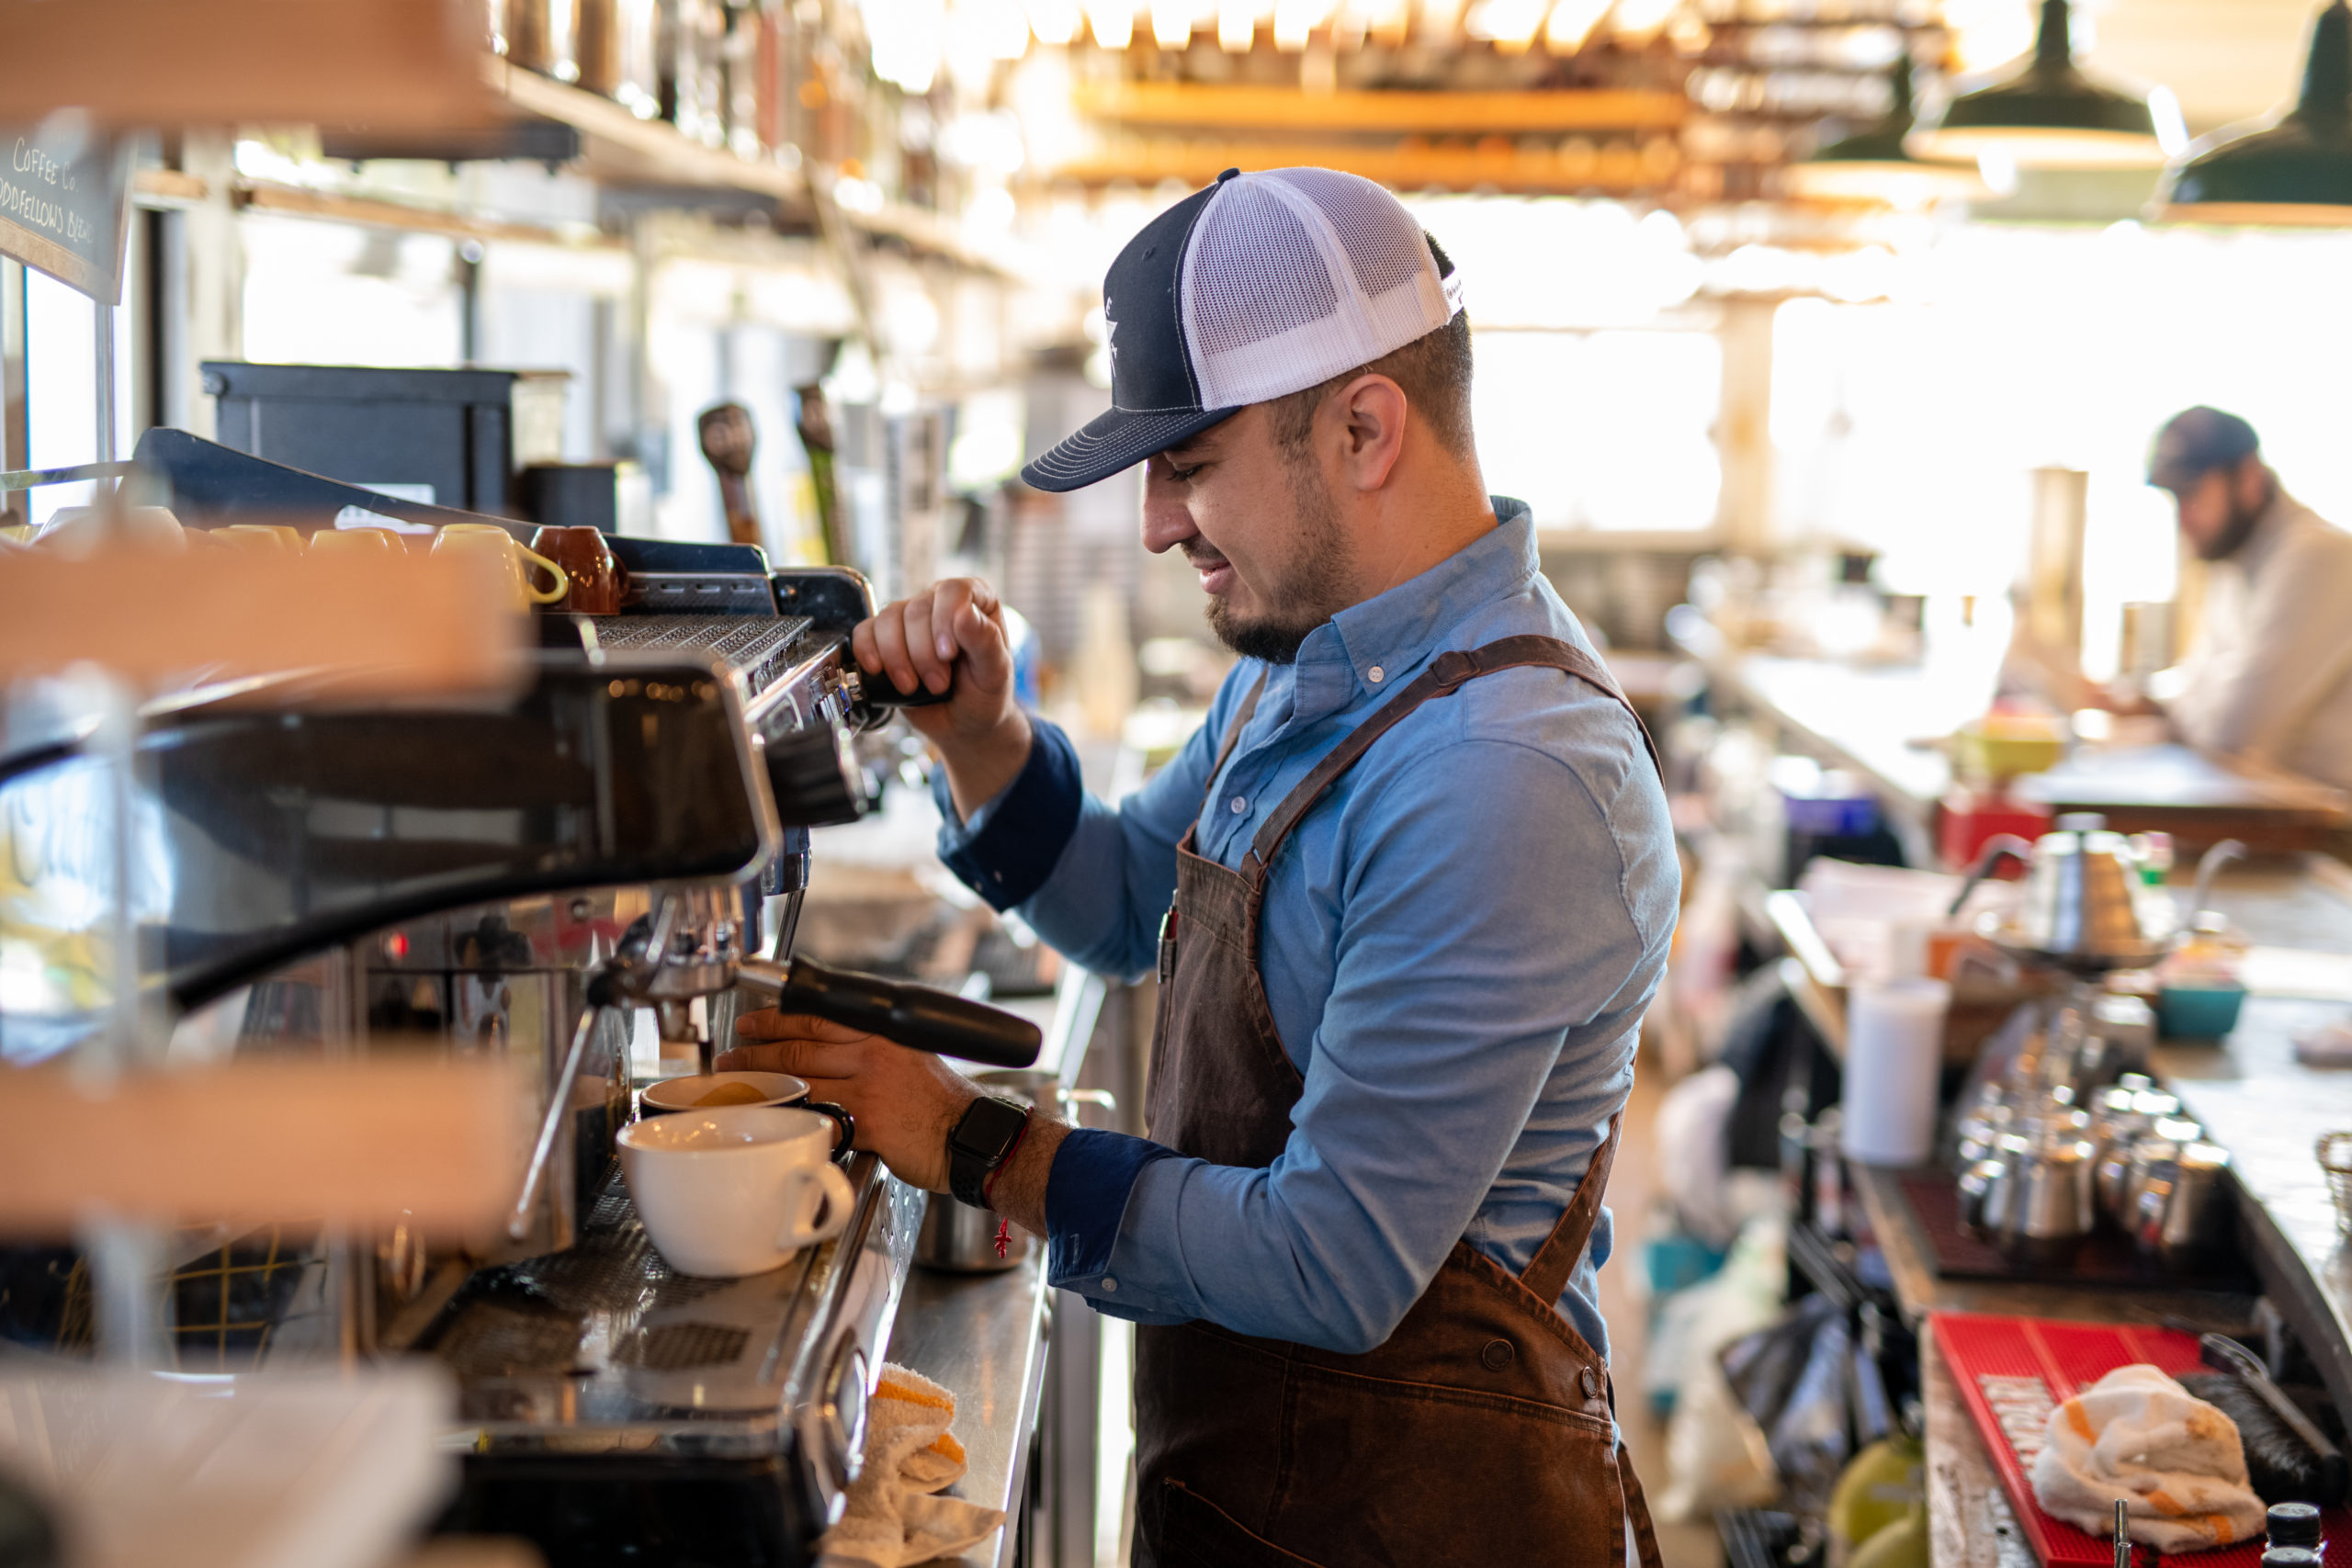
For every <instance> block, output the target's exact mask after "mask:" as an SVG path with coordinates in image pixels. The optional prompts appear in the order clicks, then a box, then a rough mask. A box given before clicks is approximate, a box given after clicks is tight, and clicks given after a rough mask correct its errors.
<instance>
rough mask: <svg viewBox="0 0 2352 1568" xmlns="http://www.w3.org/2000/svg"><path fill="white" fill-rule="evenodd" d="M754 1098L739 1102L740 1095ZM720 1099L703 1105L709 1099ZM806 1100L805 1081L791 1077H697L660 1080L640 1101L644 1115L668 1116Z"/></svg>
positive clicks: (770, 1075) (806, 1086) (730, 1075)
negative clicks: (682, 1112)
mask: <svg viewBox="0 0 2352 1568" xmlns="http://www.w3.org/2000/svg"><path fill="white" fill-rule="evenodd" d="M746 1093H748V1094H751V1095H752V1096H753V1097H754V1098H752V1099H749V1100H743V1099H739V1098H737V1096H739V1095H741V1094H746ZM714 1094H718V1095H720V1096H721V1098H720V1099H719V1100H718V1101H717V1102H716V1103H713V1104H709V1105H706V1104H704V1103H703V1101H705V1100H708V1099H709V1098H710V1097H711V1096H712V1095H714ZM808 1098H809V1081H808V1080H807V1079H806V1078H797V1077H793V1076H792V1075H791V1074H790V1073H750V1072H745V1073H696V1074H695V1075H693V1076H692V1077H682V1078H663V1079H662V1081H661V1082H659V1083H650V1084H648V1085H646V1086H645V1093H644V1094H643V1095H642V1096H641V1097H640V1099H641V1100H643V1102H644V1105H645V1110H646V1113H647V1114H649V1115H652V1114H657V1113H658V1114H662V1115H668V1114H671V1113H673V1112H676V1111H722V1110H726V1109H728V1108H729V1107H731V1106H737V1105H798V1104H800V1103H801V1102H802V1101H804V1100H807V1099H808Z"/></svg>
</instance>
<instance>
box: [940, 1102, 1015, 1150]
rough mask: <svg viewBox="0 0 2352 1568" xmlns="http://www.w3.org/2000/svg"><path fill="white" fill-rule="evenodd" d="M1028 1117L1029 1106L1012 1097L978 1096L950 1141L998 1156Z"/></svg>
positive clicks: (965, 1147) (963, 1148) (959, 1145)
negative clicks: (1019, 1103)
mask: <svg viewBox="0 0 2352 1568" xmlns="http://www.w3.org/2000/svg"><path fill="white" fill-rule="evenodd" d="M1028 1120H1029V1108H1028V1107H1027V1106H1025V1105H1016V1104H1014V1103H1013V1102H1012V1101H1011V1100H974V1101H973V1102H972V1104H971V1107H970V1109H968V1110H967V1111H965V1112H964V1119H963V1120H962V1121H960V1122H956V1135H955V1137H954V1138H953V1139H951V1140H950V1141H951V1142H952V1143H954V1144H955V1145H956V1147H957V1148H960V1149H962V1150H964V1151H965V1152H966V1153H967V1154H972V1155H977V1156H979V1157H980V1158H982V1159H986V1160H995V1159H998V1158H1000V1157H1001V1156H1002V1155H1003V1153H1004V1148H1005V1145H1007V1144H1010V1143H1012V1140H1013V1138H1014V1136H1015V1135H1016V1134H1019V1133H1020V1131H1021V1129H1022V1126H1023V1123H1025V1122H1027V1121H1028Z"/></svg>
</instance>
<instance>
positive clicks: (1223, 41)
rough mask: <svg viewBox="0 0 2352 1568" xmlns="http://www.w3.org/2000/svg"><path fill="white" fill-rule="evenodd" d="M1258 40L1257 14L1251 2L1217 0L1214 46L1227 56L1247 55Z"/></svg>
mask: <svg viewBox="0 0 2352 1568" xmlns="http://www.w3.org/2000/svg"><path fill="white" fill-rule="evenodd" d="M1257 38H1258V12H1257V7H1256V6H1254V5H1252V4H1251V0H1218V5H1217V8H1216V46H1217V48H1219V49H1221V50H1223V51H1225V52H1226V53H1227V54H1247V53H1249V52H1250V45H1251V44H1252V43H1254V42H1256V41H1257Z"/></svg>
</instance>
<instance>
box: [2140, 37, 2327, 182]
mask: <svg viewBox="0 0 2352 1568" xmlns="http://www.w3.org/2000/svg"><path fill="white" fill-rule="evenodd" d="M2154 216H2155V217H2157V218H2159V219H2161V220H2165V221H2167V222H2175V223H2278V224H2299V225H2328V226H2335V225H2352V11H2347V10H2346V8H2345V5H2344V0H2335V4H2334V5H2332V6H2328V7H2327V8H2326V9H2325V10H2324V11H2322V12H2321V13H2320V14H2319V20H2318V21H2317V22H2316V23H2315V24H2313V26H2312V51H2311V58H2310V59H2309V60H2308V61H2307V62H2305V63H2304V66H2303V96H2301V99H2299V100H2298V101H2297V102H2296V104H2295V107H2292V108H2290V109H2286V110H2282V111H2281V112H2279V113H2278V114H2274V115H2272V116H2271V117H2270V118H2269V120H2268V121H2267V123H2265V124H2263V125H2262V126H2261V127H2260V128H2259V129H2256V130H2240V129H2238V128H2236V127H2232V128H2231V129H2229V130H2222V131H2219V132H2217V133H2215V134H2214V135H2212V136H2209V137H2207V138H2206V139H2205V140H2203V141H2199V143H2198V144H2197V145H2196V146H2194V147H2192V148H2190V149H2189V150H2188V156H2187V157H2186V158H2185V159H2184V160H2183V161H2182V162H2180V163H2178V164H2175V165H2174V166H2173V167H2172V168H2171V169H2170V170H2169V171H2168V172H2167V173H2166V174H2165V181H2164V184H2163V185H2162V186H2158V187H2157V190H2156V200H2155V207H2154Z"/></svg>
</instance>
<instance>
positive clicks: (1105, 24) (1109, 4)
mask: <svg viewBox="0 0 2352 1568" xmlns="http://www.w3.org/2000/svg"><path fill="white" fill-rule="evenodd" d="M1086 25H1087V27H1088V28H1089V29H1091V31H1092V32H1093V34H1094V41H1095V42H1096V43H1097V44H1099V45H1101V46H1102V47H1103V48H1104V49H1125V48H1126V47H1127V45H1129V44H1130V43H1133V42H1134V41H1135V37H1136V13H1135V7H1134V6H1132V5H1131V4H1130V3H1129V0H1088V4H1087V6H1086Z"/></svg>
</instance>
